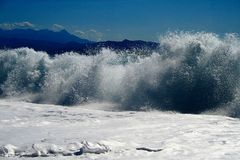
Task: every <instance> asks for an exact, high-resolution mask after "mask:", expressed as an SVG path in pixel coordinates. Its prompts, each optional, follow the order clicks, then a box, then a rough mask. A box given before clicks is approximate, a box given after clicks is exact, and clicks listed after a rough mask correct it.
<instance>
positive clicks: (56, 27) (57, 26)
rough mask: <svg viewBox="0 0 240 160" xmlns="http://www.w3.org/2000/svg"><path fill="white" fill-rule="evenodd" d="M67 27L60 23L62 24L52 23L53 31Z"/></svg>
mask: <svg viewBox="0 0 240 160" xmlns="http://www.w3.org/2000/svg"><path fill="white" fill-rule="evenodd" d="M64 28H65V27H64V26H63V25H60V24H53V25H52V30H53V31H61V30H63V29H64Z"/></svg>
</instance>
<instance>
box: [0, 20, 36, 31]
mask: <svg viewBox="0 0 240 160" xmlns="http://www.w3.org/2000/svg"><path fill="white" fill-rule="evenodd" d="M35 27H36V26H35V25H34V24H32V23H31V22H27V21H25V22H16V23H1V24H0V28H1V29H6V30H11V29H16V28H21V29H26V28H32V29H34V28H35Z"/></svg>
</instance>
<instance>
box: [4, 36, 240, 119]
mask: <svg viewBox="0 0 240 160" xmlns="http://www.w3.org/2000/svg"><path fill="white" fill-rule="evenodd" d="M0 73H1V75H0V85H1V87H0V93H1V96H2V97H19V96H22V95H31V98H30V101H32V102H37V103H53V104H61V105H75V104H81V103H88V102H89V101H109V102H113V103H116V104H118V106H119V107H120V108H121V109H128V110H139V109H141V108H142V107H145V106H147V107H152V108H156V109H160V110H173V111H178V112H183V113H201V112H203V111H208V110H216V109H218V108H221V107H224V108H226V106H229V108H228V113H231V115H232V116H239V111H238V110H239V109H238V108H239V107H238V106H239V105H238V104H239V96H238V95H239V82H240V40H239V37H238V36H237V35H234V34H226V35H225V36H224V37H219V36H218V35H216V34H213V33H205V32H198V33H190V32H178V33H168V34H166V35H164V36H162V37H161V38H160V46H159V51H158V52H153V53H152V54H146V55H144V54H142V53H141V54H138V53H131V52H129V51H121V52H116V51H113V50H110V49H106V48H103V49H102V50H101V51H100V52H99V54H97V55H94V56H91V55H90V56H86V55H81V54H79V53H73V52H68V53H63V54H61V55H56V56H55V57H49V56H48V54H47V53H45V52H37V51H34V50H33V49H29V48H19V49H9V50H1V51H0Z"/></svg>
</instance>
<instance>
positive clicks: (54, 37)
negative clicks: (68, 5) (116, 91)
mask: <svg viewBox="0 0 240 160" xmlns="http://www.w3.org/2000/svg"><path fill="white" fill-rule="evenodd" d="M158 46H159V44H158V43H155V42H146V41H140V40H139V41H130V40H123V41H105V42H93V41H90V40H87V39H81V38H79V37H77V36H75V35H72V34H70V33H68V32H67V31H66V30H61V31H59V32H54V31H51V30H46V29H45V30H32V29H14V30H2V29H0V49H9V48H19V47H29V48H33V49H35V50H37V51H39V50H40V51H46V52H48V54H50V55H54V54H60V53H63V52H67V51H75V52H79V53H80V54H96V53H97V52H98V51H99V50H100V49H101V48H103V47H105V48H111V49H113V50H134V51H137V50H141V51H142V50H146V51H149V52H150V51H152V50H156V49H157V48H158Z"/></svg>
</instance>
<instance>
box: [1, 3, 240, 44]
mask: <svg viewBox="0 0 240 160" xmlns="http://www.w3.org/2000/svg"><path fill="white" fill-rule="evenodd" d="M0 27H1V28H5V29H7V28H21V27H30V28H36V29H44V28H48V29H53V30H60V29H62V28H65V29H66V30H68V31H69V32H71V33H73V34H76V35H78V36H80V37H83V38H89V39H92V40H123V39H132V40H136V39H142V40H151V41H157V40H158V37H159V35H160V34H163V33H165V32H167V31H176V30H177V31H181V30H183V31H207V32H215V33H217V34H224V33H227V32H231V33H232V32H235V33H240V0H0Z"/></svg>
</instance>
